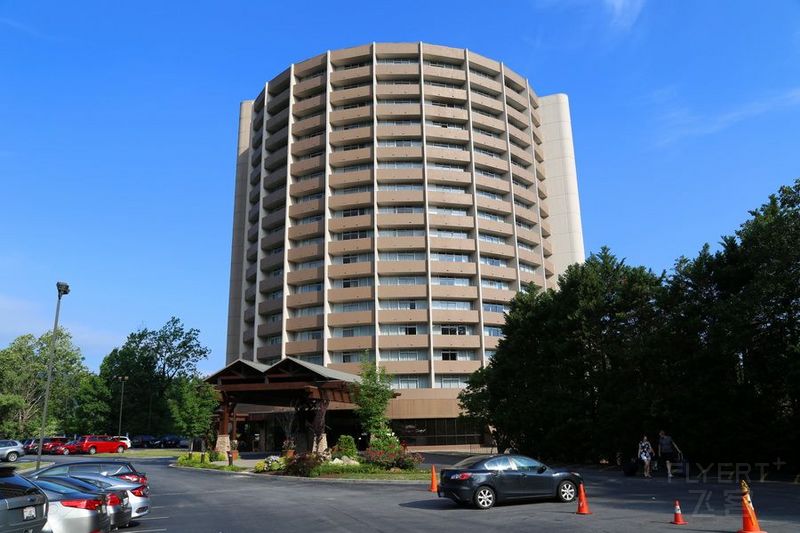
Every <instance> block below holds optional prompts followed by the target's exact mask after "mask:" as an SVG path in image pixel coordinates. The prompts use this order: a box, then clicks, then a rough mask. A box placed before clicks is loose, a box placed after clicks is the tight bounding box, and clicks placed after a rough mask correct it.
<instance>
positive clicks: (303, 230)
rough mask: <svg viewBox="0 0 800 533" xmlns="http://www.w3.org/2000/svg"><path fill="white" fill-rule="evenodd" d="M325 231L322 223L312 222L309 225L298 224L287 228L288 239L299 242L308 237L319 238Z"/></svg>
mask: <svg viewBox="0 0 800 533" xmlns="http://www.w3.org/2000/svg"><path fill="white" fill-rule="evenodd" d="M324 231H325V224H324V222H323V221H321V220H320V221H318V222H312V223H310V224H298V225H294V226H290V227H289V239H292V240H300V239H307V238H309V237H315V236H321V235H322V234H323V232H324Z"/></svg>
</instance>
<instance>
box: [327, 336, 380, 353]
mask: <svg viewBox="0 0 800 533" xmlns="http://www.w3.org/2000/svg"><path fill="white" fill-rule="evenodd" d="M374 348H375V337H373V336H368V337H331V338H330V339H328V350H329V351H331V352H340V351H341V352H345V351H347V352H349V351H362V350H371V349H374Z"/></svg>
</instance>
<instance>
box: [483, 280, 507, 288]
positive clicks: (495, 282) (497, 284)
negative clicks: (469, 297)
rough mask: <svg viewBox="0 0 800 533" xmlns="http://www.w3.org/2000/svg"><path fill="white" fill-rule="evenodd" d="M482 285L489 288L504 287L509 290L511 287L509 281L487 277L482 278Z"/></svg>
mask: <svg viewBox="0 0 800 533" xmlns="http://www.w3.org/2000/svg"><path fill="white" fill-rule="evenodd" d="M481 287H486V288H488V289H503V290H508V288H509V286H508V282H507V281H501V280H499V279H486V278H482V279H481Z"/></svg>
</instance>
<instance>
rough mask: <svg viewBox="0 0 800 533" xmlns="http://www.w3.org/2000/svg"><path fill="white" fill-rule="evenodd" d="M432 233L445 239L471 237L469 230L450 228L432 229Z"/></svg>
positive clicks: (433, 235)
mask: <svg viewBox="0 0 800 533" xmlns="http://www.w3.org/2000/svg"><path fill="white" fill-rule="evenodd" d="M430 235H431V237H440V238H443V239H469V232H466V231H456V230H450V229H431V232H430Z"/></svg>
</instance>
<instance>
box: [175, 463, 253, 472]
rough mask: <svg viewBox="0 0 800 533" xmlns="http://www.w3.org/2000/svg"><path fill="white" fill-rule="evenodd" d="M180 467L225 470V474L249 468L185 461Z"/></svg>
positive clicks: (179, 464)
mask: <svg viewBox="0 0 800 533" xmlns="http://www.w3.org/2000/svg"><path fill="white" fill-rule="evenodd" d="M178 466H185V467H188V468H204V469H206V470H224V471H225V472H244V471H245V470H247V468H245V467H243V466H236V465H234V466H228V465H218V464H214V463H201V462H199V461H192V462H188V461H184V462H182V463H178Z"/></svg>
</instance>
